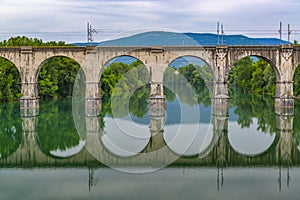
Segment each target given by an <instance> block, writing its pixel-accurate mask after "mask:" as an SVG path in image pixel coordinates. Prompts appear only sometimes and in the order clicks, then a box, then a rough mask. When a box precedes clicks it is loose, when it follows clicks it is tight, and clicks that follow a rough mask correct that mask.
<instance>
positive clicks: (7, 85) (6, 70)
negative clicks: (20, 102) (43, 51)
mask: <svg viewBox="0 0 300 200" xmlns="http://www.w3.org/2000/svg"><path fill="white" fill-rule="evenodd" d="M22 81H24V80H22V77H21V71H20V68H18V66H17V65H15V63H13V62H12V61H11V60H9V59H7V58H5V57H1V56H0V101H13V100H16V99H19V98H21V95H22V94H21V83H22Z"/></svg>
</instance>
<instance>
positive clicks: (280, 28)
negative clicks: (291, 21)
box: [278, 22, 282, 44]
mask: <svg viewBox="0 0 300 200" xmlns="http://www.w3.org/2000/svg"><path fill="white" fill-rule="evenodd" d="M278 32H279V35H280V44H281V41H282V22H280V23H279V30H278Z"/></svg>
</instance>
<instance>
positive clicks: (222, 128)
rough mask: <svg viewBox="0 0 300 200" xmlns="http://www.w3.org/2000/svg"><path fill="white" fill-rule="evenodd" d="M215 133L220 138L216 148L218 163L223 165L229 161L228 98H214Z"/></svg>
mask: <svg viewBox="0 0 300 200" xmlns="http://www.w3.org/2000/svg"><path fill="white" fill-rule="evenodd" d="M212 103H213V105H212V109H213V118H212V119H213V133H214V135H216V136H215V137H217V138H218V141H217V143H216V146H215V148H214V151H215V156H216V162H217V163H216V164H217V166H218V167H219V166H220V167H223V166H225V165H226V163H227V162H228V160H227V157H228V139H227V133H228V116H229V115H228V111H229V107H228V99H213V101H212Z"/></svg>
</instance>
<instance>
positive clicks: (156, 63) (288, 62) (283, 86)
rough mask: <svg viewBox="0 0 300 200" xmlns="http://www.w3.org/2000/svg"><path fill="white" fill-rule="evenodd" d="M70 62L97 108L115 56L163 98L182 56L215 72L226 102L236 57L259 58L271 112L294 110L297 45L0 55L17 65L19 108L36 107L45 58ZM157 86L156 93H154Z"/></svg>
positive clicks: (41, 50)
mask: <svg viewBox="0 0 300 200" xmlns="http://www.w3.org/2000/svg"><path fill="white" fill-rule="evenodd" d="M55 56H65V57H68V58H71V59H74V60H75V61H76V62H77V63H78V64H79V65H80V66H81V68H82V69H83V71H84V73H85V77H86V95H85V96H86V106H87V107H88V108H91V109H93V108H97V107H100V94H99V84H98V83H99V81H100V77H101V72H102V69H103V68H104V66H105V65H106V64H107V63H109V61H111V60H112V59H114V58H116V57H119V56H132V57H134V58H137V59H139V60H141V61H142V62H143V63H144V65H145V66H146V68H147V69H148V72H149V74H150V78H151V80H150V83H151V93H152V95H153V94H154V93H157V91H159V93H160V94H158V95H161V96H162V95H163V84H162V83H163V75H164V72H165V70H166V69H167V67H168V66H169V64H170V63H171V62H172V61H174V60H175V59H177V58H180V57H183V56H194V57H197V58H199V59H202V60H203V61H204V62H206V63H207V64H208V65H209V66H210V68H211V70H212V73H213V78H214V80H213V83H214V84H213V91H212V92H213V98H215V99H218V98H219V99H226V98H228V75H229V71H230V70H231V68H232V67H233V65H234V63H236V62H237V61H238V60H239V59H241V58H243V57H246V56H257V57H261V58H264V59H265V60H267V61H268V62H269V63H270V64H271V66H272V67H273V69H274V72H275V74H276V94H275V100H276V101H275V102H276V103H275V108H279V109H278V110H279V111H278V112H280V110H281V108H286V107H293V102H294V101H293V77H294V72H295V69H296V67H297V66H298V64H299V63H300V46H293V45H281V46H166V47H164V46H153V47H18V48H10V47H2V48H0V57H3V58H5V59H8V60H10V61H11V62H12V63H14V64H15V65H16V67H17V68H18V70H19V72H20V74H21V82H22V94H23V97H22V99H21V108H22V109H25V110H26V109H35V108H38V107H39V103H38V98H39V95H38V89H37V88H38V87H37V84H38V73H39V71H40V69H41V67H42V66H43V64H44V63H45V61H47V60H48V59H50V58H52V57H55ZM158 88H159V89H158Z"/></svg>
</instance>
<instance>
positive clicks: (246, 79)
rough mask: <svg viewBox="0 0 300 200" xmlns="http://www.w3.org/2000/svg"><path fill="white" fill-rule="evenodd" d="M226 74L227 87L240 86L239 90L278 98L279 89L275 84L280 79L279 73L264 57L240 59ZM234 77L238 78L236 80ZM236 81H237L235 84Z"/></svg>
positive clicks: (253, 56)
mask: <svg viewBox="0 0 300 200" xmlns="http://www.w3.org/2000/svg"><path fill="white" fill-rule="evenodd" d="M236 67H238V68H236ZM226 73H227V74H226V82H227V83H228V84H229V85H228V86H229V87H230V86H231V87H232V85H235V87H236V86H237V87H240V86H241V88H242V89H243V90H244V91H247V92H251V91H252V92H255V93H263V94H272V95H275V96H279V95H278V94H279V92H280V91H279V89H280V88H279V87H278V85H277V82H279V80H280V79H281V77H280V73H279V71H278V70H277V68H276V67H274V64H273V63H272V61H270V60H268V59H266V58H265V57H262V56H256V55H255V54H254V55H250V56H246V57H241V59H239V60H236V62H235V63H233V64H232V65H231V66H230V67H229V69H228V70H227V72H226ZM235 73H237V74H235ZM236 77H239V78H238V79H236ZM236 80H238V81H237V82H236ZM250 82H251V87H250ZM244 83H245V84H244ZM243 85H244V86H243ZM229 92H230V90H229Z"/></svg>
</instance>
